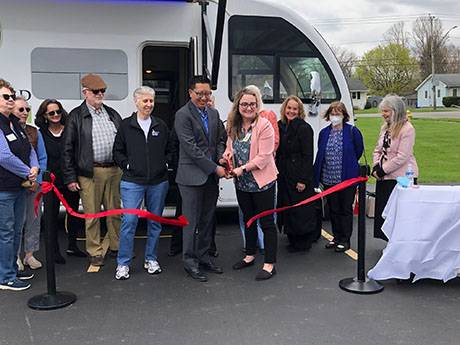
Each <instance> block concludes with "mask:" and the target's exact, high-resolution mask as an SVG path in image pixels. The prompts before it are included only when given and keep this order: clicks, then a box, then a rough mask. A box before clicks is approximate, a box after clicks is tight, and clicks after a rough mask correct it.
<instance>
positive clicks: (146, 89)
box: [133, 85, 155, 100]
mask: <svg viewBox="0 0 460 345" xmlns="http://www.w3.org/2000/svg"><path fill="white" fill-rule="evenodd" d="M142 95H150V96H152V97H153V98H154V99H155V90H154V89H152V88H151V87H150V86H145V85H143V86H141V87H138V88H137V89H136V90H134V92H133V97H134V100H137V99H138V98H139V97H141V96H142Z"/></svg>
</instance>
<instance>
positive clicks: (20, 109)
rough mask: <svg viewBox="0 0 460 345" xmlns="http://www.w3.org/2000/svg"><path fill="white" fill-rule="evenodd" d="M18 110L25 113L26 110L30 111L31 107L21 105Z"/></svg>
mask: <svg viewBox="0 0 460 345" xmlns="http://www.w3.org/2000/svg"><path fill="white" fill-rule="evenodd" d="M18 110H19V112H20V113H23V112H24V111H26V112H27V113H28V112H29V111H30V108H24V107H21V108H19V109H18Z"/></svg>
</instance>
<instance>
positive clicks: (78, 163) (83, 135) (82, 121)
mask: <svg viewBox="0 0 460 345" xmlns="http://www.w3.org/2000/svg"><path fill="white" fill-rule="evenodd" d="M104 109H105V110H106V111H107V113H108V114H109V117H110V120H111V121H112V122H113V123H114V124H115V128H117V130H118V127H119V126H120V123H121V117H120V115H119V114H118V113H117V112H116V110H115V109H113V108H111V107H108V106H107V105H105V104H104ZM92 128H93V121H92V116H91V113H90V112H89V109H88V106H87V105H86V101H83V103H82V104H81V105H80V106H79V107H76V108H75V109H73V110H72V111H71V112H70V114H69V119H68V121H67V124H66V126H65V129H64V134H63V136H64V138H63V139H64V140H63V151H62V172H63V179H64V184H66V185H67V184H69V183H72V182H77V181H78V180H77V177H78V176H85V177H90V178H91V177H93V163H94V161H93V157H94V153H93V138H92Z"/></svg>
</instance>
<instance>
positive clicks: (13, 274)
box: [0, 79, 39, 291]
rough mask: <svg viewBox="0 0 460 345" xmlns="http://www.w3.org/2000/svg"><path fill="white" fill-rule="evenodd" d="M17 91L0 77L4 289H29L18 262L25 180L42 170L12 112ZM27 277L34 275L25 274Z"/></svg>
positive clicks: (0, 279)
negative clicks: (19, 270)
mask: <svg viewBox="0 0 460 345" xmlns="http://www.w3.org/2000/svg"><path fill="white" fill-rule="evenodd" d="M15 99H16V96H15V92H14V89H13V88H12V87H11V85H10V84H9V83H8V82H7V81H5V80H3V79H0V289H1V290H13V291H18V290H25V289H28V288H29V287H30V284H29V283H27V282H25V281H23V280H20V279H18V278H20V276H18V266H17V263H16V260H17V253H18V249H19V243H20V241H21V235H22V228H23V227H24V221H25V207H26V190H25V188H23V184H24V182H25V181H28V182H35V181H36V179H37V175H38V172H39V168H38V161H37V155H36V153H35V150H33V149H32V146H31V144H30V143H29V140H28V138H27V134H26V132H25V131H24V129H23V128H22V127H21V125H20V124H19V119H18V118H17V117H16V116H14V115H10V114H11V113H12V112H13V110H14V107H15V102H14V101H15ZM23 278H30V276H29V277H23Z"/></svg>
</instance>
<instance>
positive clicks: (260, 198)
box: [236, 186, 278, 264]
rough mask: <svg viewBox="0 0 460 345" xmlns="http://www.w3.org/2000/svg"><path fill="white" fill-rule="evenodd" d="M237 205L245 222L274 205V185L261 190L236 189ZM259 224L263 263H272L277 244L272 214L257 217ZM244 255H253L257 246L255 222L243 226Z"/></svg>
mask: <svg viewBox="0 0 460 345" xmlns="http://www.w3.org/2000/svg"><path fill="white" fill-rule="evenodd" d="M236 198H237V199H238V205H239V206H240V208H241V211H243V219H244V223H245V224H246V223H247V221H248V220H249V219H251V218H252V217H253V216H255V215H256V214H258V213H260V212H262V211H266V210H271V209H273V208H274V207H275V205H274V203H275V200H274V199H275V186H273V187H271V188H269V189H267V190H265V191H263V192H255V193H250V192H242V191H239V190H236ZM259 221H260V226H261V228H262V231H263V233H264V248H265V260H264V261H265V263H267V264H273V263H275V262H276V251H277V246H278V234H277V233H276V227H275V221H274V218H273V215H269V216H265V217H262V218H260V219H259ZM244 236H245V238H246V255H255V254H256V247H257V222H254V223H252V225H251V227H250V228H247V227H246V228H245V231H244Z"/></svg>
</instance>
